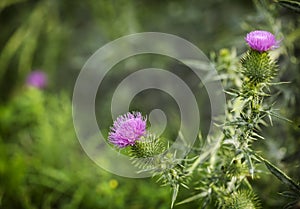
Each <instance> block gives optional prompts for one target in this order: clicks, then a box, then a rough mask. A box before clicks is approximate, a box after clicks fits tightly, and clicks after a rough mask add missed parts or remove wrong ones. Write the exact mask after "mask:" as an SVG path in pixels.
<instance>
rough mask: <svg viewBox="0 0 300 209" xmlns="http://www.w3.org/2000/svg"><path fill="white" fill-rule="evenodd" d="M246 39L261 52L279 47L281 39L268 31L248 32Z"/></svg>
mask: <svg viewBox="0 0 300 209" xmlns="http://www.w3.org/2000/svg"><path fill="white" fill-rule="evenodd" d="M245 40H246V42H247V43H248V45H249V46H250V47H251V48H252V49H253V50H256V51H259V52H264V51H268V50H271V49H275V48H278V47H279V41H277V40H276V38H275V36H274V35H273V34H272V33H270V32H268V31H263V30H255V31H252V32H250V33H248V34H247V36H246V38H245Z"/></svg>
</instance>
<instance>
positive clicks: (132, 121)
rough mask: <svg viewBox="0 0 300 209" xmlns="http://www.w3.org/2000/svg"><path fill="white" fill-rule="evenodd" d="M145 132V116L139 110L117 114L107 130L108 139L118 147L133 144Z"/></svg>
mask: <svg viewBox="0 0 300 209" xmlns="http://www.w3.org/2000/svg"><path fill="white" fill-rule="evenodd" d="M145 134H146V118H143V117H142V114H141V113H140V112H134V113H127V114H124V115H121V116H119V117H118V118H117V119H116V120H115V121H114V124H113V126H112V127H111V130H110V132H109V135H108V138H109V141H110V142H111V143H112V144H114V145H116V146H118V147H119V148H123V147H127V146H129V145H134V143H135V141H136V140H139V139H140V138H141V137H142V136H145Z"/></svg>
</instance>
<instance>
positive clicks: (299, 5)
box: [277, 0, 300, 13]
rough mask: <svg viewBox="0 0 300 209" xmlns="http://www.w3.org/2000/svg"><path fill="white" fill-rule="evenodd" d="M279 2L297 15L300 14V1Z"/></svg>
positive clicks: (285, 0)
mask: <svg viewBox="0 0 300 209" xmlns="http://www.w3.org/2000/svg"><path fill="white" fill-rule="evenodd" d="M277 2H278V3H279V4H280V5H281V6H283V7H285V8H288V9H291V10H293V11H295V12H297V13H300V2H299V1H291V0H279V1H277Z"/></svg>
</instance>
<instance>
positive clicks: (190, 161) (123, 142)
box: [109, 30, 300, 209]
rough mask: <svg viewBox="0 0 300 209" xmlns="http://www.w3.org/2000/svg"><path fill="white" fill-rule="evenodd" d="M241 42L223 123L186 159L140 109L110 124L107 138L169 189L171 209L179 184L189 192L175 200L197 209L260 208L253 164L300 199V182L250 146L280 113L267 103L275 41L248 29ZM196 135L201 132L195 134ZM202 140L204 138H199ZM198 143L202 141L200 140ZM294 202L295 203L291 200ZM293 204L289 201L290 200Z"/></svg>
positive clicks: (273, 73)
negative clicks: (151, 126) (170, 146)
mask: <svg viewBox="0 0 300 209" xmlns="http://www.w3.org/2000/svg"><path fill="white" fill-rule="evenodd" d="M245 41H246V43H247V45H248V46H249V49H248V51H247V52H245V54H244V55H242V56H241V59H240V63H239V66H238V68H237V70H238V72H236V74H237V75H236V77H238V78H239V79H240V81H241V82H236V83H240V85H236V86H234V85H233V84H232V83H231V89H229V90H226V93H227V94H228V96H229V97H230V99H229V100H228V101H227V107H226V108H227V110H226V119H225V122H223V123H221V124H218V125H217V126H218V128H219V129H220V130H222V135H221V137H220V136H218V137H217V136H208V137H207V139H205V140H206V144H207V146H205V147H199V148H195V149H193V152H191V153H190V154H189V155H188V156H187V157H186V158H185V159H178V158H177V156H176V153H170V152H168V145H166V144H164V143H163V142H162V140H161V139H159V138H158V137H156V136H155V135H153V134H152V133H149V131H147V130H146V118H143V117H142V116H141V113H127V114H126V115H123V116H120V117H119V118H117V120H116V121H115V122H114V125H113V127H112V128H111V132H110V133H109V141H110V142H111V143H113V144H114V145H116V146H117V147H119V148H125V147H130V152H129V153H130V156H131V157H132V159H133V163H134V164H135V165H137V166H138V167H139V168H140V171H141V172H144V171H151V172H152V173H153V175H154V176H158V180H160V181H161V182H162V183H163V184H164V185H169V186H170V187H171V188H172V190H173V194H172V203H171V208H172V207H173V206H174V205H175V204H174V203H175V201H176V200H177V196H178V193H179V191H180V188H181V187H184V188H186V189H188V190H189V191H190V192H191V196H190V197H188V198H186V199H184V200H181V201H179V202H178V203H177V204H184V203H188V202H191V201H195V200H197V201H199V204H200V207H199V208H220V209H223V208H224V209H225V208H232V209H235V208H236V209H240V208H247V209H255V208H261V204H260V201H259V198H258V196H257V195H256V194H255V192H254V191H253V189H252V186H251V180H252V179H255V178H257V177H259V173H260V171H259V169H258V164H261V163H264V164H265V165H266V168H267V169H268V170H269V171H270V172H271V173H272V174H273V175H274V176H276V177H277V178H278V179H279V180H280V181H282V182H283V183H284V184H285V185H287V186H288V187H289V188H290V189H291V191H292V194H293V197H295V198H294V199H295V201H297V198H298V199H299V197H300V186H299V184H297V183H295V182H294V181H293V180H292V179H291V178H289V177H288V176H287V175H286V174H285V173H284V172H283V171H281V170H280V169H279V168H277V167H276V166H274V165H273V164H272V163H270V162H269V161H268V160H266V159H265V158H264V157H263V156H261V155H260V154H258V152H257V151H255V150H254V149H253V148H252V144H253V142H254V141H258V140H261V139H264V137H263V136H261V133H260V132H261V127H262V126H263V125H267V123H268V122H267V119H268V120H269V121H270V123H271V124H272V118H273V117H280V116H279V115H278V114H277V113H276V112H275V111H274V110H273V103H270V102H268V98H270V97H271V96H272V95H271V87H272V86H273V85H279V84H280V83H274V82H273V80H274V78H275V77H276V75H277V71H278V66H277V64H276V60H273V59H272V58H271V56H270V54H269V51H271V50H274V49H276V48H278V47H279V43H280V41H278V40H276V38H275V36H274V35H273V34H272V33H270V32H268V31H262V30H257V31H252V32H250V33H248V34H247V36H246V38H245ZM199 136H201V134H199ZM199 140H200V141H201V140H204V139H201V137H200V139H199ZM200 144H203V143H200ZM293 203H295V202H293ZM291 205H292V204H291Z"/></svg>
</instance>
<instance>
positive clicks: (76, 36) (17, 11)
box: [0, 0, 300, 209]
mask: <svg viewBox="0 0 300 209" xmlns="http://www.w3.org/2000/svg"><path fill="white" fill-rule="evenodd" d="M299 23H300V18H299V15H298V14H297V13H295V12H293V11H290V10H288V9H287V8H284V7H281V6H280V5H279V4H277V3H275V2H274V1H271V0H270V1H267V0H266V1H259V0H254V1H249V0H212V1H207V0H198V1H196V0H195V1H194V0H174V1H167V0H159V1H158V0H152V1H147V0H114V1H109V0H86V1H79V0H73V1H69V0H35V1H33V0H31V1H30V0H1V1H0V30H1V32H0V50H1V53H0V92H1V93H0V131H1V132H0V208H5V209H15V208H20V209H23V208H24V209H35V208H36V209H38V208H41V209H50V208H66V209H75V208H82V209H88V208H92V209H109V208H111V209H118V208H128V209H142V208H145V209H151V208H153V209H154V208H155V209H159V208H161V209H165V208H169V207H170V202H171V191H170V188H167V187H161V186H160V185H159V184H157V183H156V182H155V179H127V178H123V177H119V176H116V175H113V174H110V173H108V172H106V171H105V170H103V169H101V168H99V167H98V166H96V164H94V163H93V162H92V161H91V160H90V159H89V158H88V157H87V156H86V155H85V153H84V151H83V150H82V148H81V147H80V144H79V142H78V140H77V138H76V135H75V131H74V127H73V122H72V104H71V100H72V91H73V87H74V84H75V81H76V77H77V76H78V74H79V72H80V70H81V68H82V67H83V65H84V63H85V62H86V61H87V59H88V58H89V57H90V56H91V55H92V54H93V53H94V52H95V51H96V50H97V49H98V48H100V47H101V46H103V45H104V44H106V43H108V42H110V41H112V40H114V39H116V38H119V37H122V36H124V35H128V34H131V33H136V32H146V31H153V32H165V33H170V34H174V35H178V36H180V37H182V38H184V39H186V40H188V41H190V42H192V43H194V44H195V45H196V46H198V47H199V48H200V49H201V50H203V51H204V53H206V54H207V56H208V57H211V58H212V61H213V62H215V64H216V65H217V66H219V65H220V66H223V67H224V65H222V64H224V63H225V64H226V60H221V61H220V62H221V63H220V62H219V63H218V60H216V59H214V57H218V56H219V50H220V49H222V48H229V50H231V51H233V52H235V51H237V54H238V55H239V54H241V53H242V52H243V51H245V49H246V45H245V43H244V36H245V34H246V33H247V32H249V31H251V30H253V29H264V30H269V31H271V32H273V33H275V34H276V35H278V36H279V37H282V38H283V40H282V49H281V50H280V53H281V54H280V56H279V65H280V67H281V69H282V70H281V71H280V73H279V74H280V76H279V80H280V81H291V83H290V84H286V85H282V86H280V87H278V89H276V91H277V92H279V94H277V100H278V101H277V103H276V107H278V109H280V113H281V114H282V115H284V116H285V117H287V118H289V119H291V120H292V121H293V122H292V123H287V122H285V121H280V120H278V121H276V120H275V123H274V125H273V127H267V128H266V130H263V131H264V132H263V135H264V136H265V137H266V138H267V140H265V141H263V142H259V143H257V144H256V145H255V147H256V149H258V150H261V151H262V152H263V153H264V154H265V155H266V156H268V158H269V159H270V160H272V161H273V162H274V163H275V164H277V165H279V166H280V167H281V168H282V169H283V170H285V171H287V173H288V174H289V175H291V176H292V177H294V178H295V180H297V181H299V177H300V172H299V170H300V168H299V159H300V152H299V148H300V140H299V138H300V134H299V133H300V129H299V125H300V110H299V106H300V92H299V86H300V69H299V65H298V64H299V53H300V44H299V42H300V30H299ZM234 58H235V57H234ZM229 59H230V58H229ZM141 60H142V62H143V64H144V65H145V67H150V66H147V65H148V64H150V63H152V64H153V62H154V63H155V64H154V66H160V67H167V68H172V69H173V68H176V67H177V68H179V67H178V65H175V64H174V63H173V64H172V63H171V64H170V61H169V60H164V59H163V58H156V57H154V58H153V57H151V58H149V57H146V58H144V60H143V58H142V59H141ZM153 60H154V61H153ZM144 65H143V66H144ZM126 66H127V67H126ZM128 66H129V67H128ZM170 66H171V67H170ZM120 68H124V71H123V72H119V71H118V70H115V71H114V73H113V74H112V75H111V78H110V79H112V80H111V81H113V82H116V81H117V80H118V79H120V76H121V77H122V76H124V72H125V74H126V72H127V73H128V72H130V71H131V70H132V69H135V68H137V65H135V64H134V63H133V65H128V64H127V65H126V63H125V64H124V65H121V67H120ZM37 69H39V70H42V71H44V72H45V73H47V75H48V81H49V83H48V86H47V88H46V89H43V90H39V89H35V88H28V87H27V86H26V85H25V80H26V76H27V75H28V74H29V73H30V72H31V71H33V70H37ZM122 73H123V74H122ZM105 88H107V95H98V96H97V101H96V102H97V103H98V104H99V105H100V104H101V105H104V107H107V109H105V108H104V109H100V108H99V109H97V114H98V118H97V119H98V120H101V127H100V128H101V130H102V131H103V132H104V135H107V132H108V128H109V126H110V125H111V123H112V118H111V116H110V115H109V114H108V111H109V110H110V108H109V105H110V98H109V95H110V94H111V92H112V91H113V89H112V87H111V86H109V85H108V86H106V87H105ZM153 103H154V104H155V102H153ZM170 104H171V106H172V102H170ZM136 106H137V107H138V108H140V109H142V108H143V105H139V104H137V105H136ZM173 106H174V105H173ZM145 108H148V109H149V108H150V109H151V105H150V107H145ZM148 109H147V111H148ZM174 109H176V107H175V106H174ZM170 114H174V113H170ZM172 117H175V118H176V114H175V115H172ZM174 121H175V124H174V126H175V127H176V126H178V124H177V123H176V120H174ZM172 134H173V133H171V131H170V133H168V132H167V133H166V135H167V136H172ZM270 182H272V183H270ZM253 184H254V189H255V191H256V192H257V194H258V196H259V197H260V198H261V200H262V204H263V208H282V206H283V205H284V204H285V203H286V200H285V199H284V198H282V197H281V196H280V195H279V194H278V193H279V192H282V191H283V190H284V188H282V185H281V184H280V183H279V182H277V180H276V179H275V178H274V177H273V176H271V175H269V174H263V175H262V176H261V179H257V180H254V181H253ZM184 192H186V193H188V191H184ZM179 199H180V198H179ZM176 208H197V202H194V203H190V204H187V205H182V206H176Z"/></svg>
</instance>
